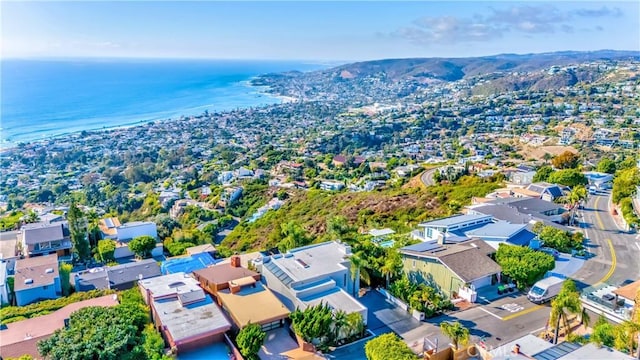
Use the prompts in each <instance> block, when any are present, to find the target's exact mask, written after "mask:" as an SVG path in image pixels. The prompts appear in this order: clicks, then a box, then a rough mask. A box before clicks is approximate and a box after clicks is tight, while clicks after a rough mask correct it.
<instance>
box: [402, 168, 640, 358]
mask: <svg viewBox="0 0 640 360" xmlns="http://www.w3.org/2000/svg"><path fill="white" fill-rule="evenodd" d="M429 176H430V175H429V174H427V172H425V173H423V174H422V176H421V178H422V179H423V182H425V181H428V180H429ZM609 197H610V194H604V193H603V194H599V195H595V196H591V197H590V199H589V201H588V202H587V204H586V205H585V208H584V210H583V212H582V214H581V217H582V223H581V227H582V228H584V229H585V233H586V238H587V239H588V241H587V246H588V248H589V251H591V252H593V253H594V254H595V257H593V258H591V259H589V260H587V261H586V262H585V264H584V266H583V267H582V268H581V269H580V270H579V271H578V272H577V273H576V274H575V275H574V276H572V277H573V278H574V279H575V280H577V282H578V285H579V286H580V287H587V286H590V285H596V284H599V283H610V284H620V283H622V282H625V281H629V280H631V281H635V280H638V279H640V237H637V235H636V234H629V233H626V232H625V231H623V230H621V229H619V228H618V225H617V224H616V222H615V220H614V219H613V217H612V216H611V214H610V212H609V206H608V202H609ZM549 313H550V307H549V304H544V305H536V304H533V303H531V302H530V301H529V300H527V298H526V297H525V295H524V294H521V295H515V294H514V295H510V296H508V297H506V298H502V299H499V300H497V301H494V302H492V303H489V304H481V305H478V306H475V307H473V308H470V309H468V310H464V311H460V312H457V313H453V314H450V315H445V316H440V317H437V318H433V319H429V320H427V321H426V322H424V323H423V324H422V326H420V327H418V328H415V329H413V330H410V331H408V332H406V333H401V334H400V335H401V336H402V337H403V339H404V340H405V341H406V342H407V343H408V344H409V346H412V345H414V344H415V345H416V346H420V345H421V344H422V341H423V339H424V338H428V339H430V340H431V341H433V342H435V341H436V339H437V341H438V343H439V344H440V345H439V347H440V348H441V347H442V346H446V344H448V343H449V340H448V338H447V337H446V336H444V335H442V334H441V332H440V329H439V324H440V323H441V322H443V321H460V322H461V323H462V324H463V325H464V326H466V327H467V328H469V329H470V330H471V335H472V338H473V339H472V340H474V341H477V340H480V339H483V340H484V341H485V343H486V344H487V346H488V347H496V346H499V345H501V344H504V343H506V342H509V341H512V340H514V339H517V338H519V337H521V336H524V335H526V334H530V333H534V332H538V331H541V330H543V329H544V328H545V327H546V326H547V320H548V318H549ZM589 315H590V317H591V319H592V322H593V321H595V320H596V319H597V317H598V315H597V314H593V313H590V314H589ZM418 344H420V345H418Z"/></svg>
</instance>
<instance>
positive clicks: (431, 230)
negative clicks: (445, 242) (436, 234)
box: [427, 228, 433, 238]
mask: <svg viewBox="0 0 640 360" xmlns="http://www.w3.org/2000/svg"><path fill="white" fill-rule="evenodd" d="M427 237H429V238H430V237H433V229H432V228H427Z"/></svg>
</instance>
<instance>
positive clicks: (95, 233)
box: [87, 210, 101, 247]
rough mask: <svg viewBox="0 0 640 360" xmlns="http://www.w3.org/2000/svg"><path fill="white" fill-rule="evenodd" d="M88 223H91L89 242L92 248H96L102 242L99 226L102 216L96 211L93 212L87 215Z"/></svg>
mask: <svg viewBox="0 0 640 360" xmlns="http://www.w3.org/2000/svg"><path fill="white" fill-rule="evenodd" d="M87 221H88V222H89V242H90V245H91V247H95V246H97V245H98V240H100V238H101V236H100V227H99V226H98V224H99V223H100V216H98V213H96V211H95V210H91V211H89V212H88V213H87Z"/></svg>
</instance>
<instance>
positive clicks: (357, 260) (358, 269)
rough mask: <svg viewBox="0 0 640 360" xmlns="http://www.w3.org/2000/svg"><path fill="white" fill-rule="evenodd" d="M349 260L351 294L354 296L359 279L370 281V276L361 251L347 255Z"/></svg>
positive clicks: (368, 282)
mask: <svg viewBox="0 0 640 360" xmlns="http://www.w3.org/2000/svg"><path fill="white" fill-rule="evenodd" d="M349 260H350V262H351V279H352V280H353V294H352V295H353V296H354V297H355V296H356V291H357V290H358V289H359V288H360V286H359V285H360V279H362V280H364V282H366V283H367V284H370V283H371V277H370V276H369V272H368V271H367V269H366V266H367V261H366V260H365V259H364V257H363V256H362V253H360V252H357V253H355V254H352V255H351V256H350V257H349Z"/></svg>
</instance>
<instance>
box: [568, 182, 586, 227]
mask: <svg viewBox="0 0 640 360" xmlns="http://www.w3.org/2000/svg"><path fill="white" fill-rule="evenodd" d="M587 194H588V192H587V188H585V187H584V186H582V185H576V186H574V188H573V189H572V190H571V192H570V193H569V195H568V196H567V202H568V203H569V204H570V205H571V219H570V221H569V223H573V221H574V218H575V213H576V207H577V205H578V204H579V203H580V202H581V201H582V200H584V199H586V198H587Z"/></svg>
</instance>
